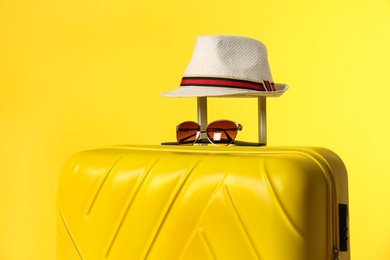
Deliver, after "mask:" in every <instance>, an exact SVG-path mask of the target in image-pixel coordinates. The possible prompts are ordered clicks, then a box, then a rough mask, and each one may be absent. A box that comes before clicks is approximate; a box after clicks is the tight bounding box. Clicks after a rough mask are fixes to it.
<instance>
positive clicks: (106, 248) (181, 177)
mask: <svg viewBox="0 0 390 260" xmlns="http://www.w3.org/2000/svg"><path fill="white" fill-rule="evenodd" d="M57 209H58V214H57V216H58V240H57V245H58V251H57V256H58V258H57V259H59V260H61V259H158V260H160V259H263V260H286V259H289V260H298V259H299V260H313V259H316V260H334V259H342V260H347V259H350V253H349V251H350V250H349V236H348V233H349V230H348V180H347V172H346V168H345V166H344V164H343V162H342V161H341V159H340V158H339V157H338V156H337V155H336V154H334V153H333V152H331V151H330V150H327V149H324V148H315V147H293V148H291V147H260V148H254V147H251V148H248V147H236V146H233V147H232V146H230V147H209V146H207V147H204V146H194V147H178V146H169V147H168V146H165V147H164V146H122V147H111V148H104V149H97V150H91V151H85V152H81V153H78V154H76V155H74V156H73V157H71V158H70V159H69V160H68V161H67V163H66V164H65V166H64V169H63V171H62V173H61V176H60V183H59V193H58V199H57Z"/></svg>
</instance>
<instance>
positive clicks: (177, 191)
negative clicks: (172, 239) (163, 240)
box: [145, 160, 200, 259]
mask: <svg viewBox="0 0 390 260" xmlns="http://www.w3.org/2000/svg"><path fill="white" fill-rule="evenodd" d="M199 162H200V160H199V161H196V162H195V163H194V165H193V166H189V167H188V168H189V170H188V173H187V174H183V175H182V178H181V180H180V181H179V182H178V183H177V185H176V187H175V188H174V189H173V191H172V196H171V198H172V199H171V200H170V201H168V202H167V206H166V208H167V210H166V212H165V213H164V214H163V217H162V219H161V221H160V222H159V223H158V224H157V225H158V229H157V232H156V234H155V235H154V236H153V241H152V243H151V246H150V247H148V251H147V253H146V255H145V259H147V258H148V255H149V252H150V250H151V249H152V248H153V244H154V243H155V241H156V238H157V237H158V235H159V233H160V230H161V227H162V226H163V225H164V223H165V220H166V219H167V217H168V215H169V213H170V211H171V209H172V208H173V207H174V204H175V201H176V199H177V197H178V195H179V194H180V193H181V192H182V191H183V190H184V187H185V185H186V183H187V181H188V179H189V178H190V177H191V175H192V173H193V171H194V169H196V166H197V165H198V164H199Z"/></svg>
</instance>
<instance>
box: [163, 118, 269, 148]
mask: <svg viewBox="0 0 390 260" xmlns="http://www.w3.org/2000/svg"><path fill="white" fill-rule="evenodd" d="M241 130H242V125H241V124H239V123H235V122H233V121H229V120H218V121H214V122H211V123H210V124H208V125H207V126H206V127H201V126H200V125H199V124H198V123H196V122H193V121H186V122H183V123H181V124H179V125H178V126H177V127H176V140H177V142H165V143H162V145H194V144H203V143H211V144H213V145H218V146H221V145H225V146H226V145H229V144H234V145H241V146H262V145H265V144H262V143H248V142H242V141H237V140H235V138H236V136H237V132H238V131H241ZM202 134H206V137H207V138H202V136H203V135H202Z"/></svg>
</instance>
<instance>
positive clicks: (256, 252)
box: [223, 185, 261, 259]
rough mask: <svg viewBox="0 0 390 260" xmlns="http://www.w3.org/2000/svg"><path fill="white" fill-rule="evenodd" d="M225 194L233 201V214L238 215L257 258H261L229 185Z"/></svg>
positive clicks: (225, 187)
mask: <svg viewBox="0 0 390 260" xmlns="http://www.w3.org/2000/svg"><path fill="white" fill-rule="evenodd" d="M223 190H224V192H225V194H226V195H227V198H228V201H229V202H230V203H231V207H230V208H232V209H233V214H234V215H235V216H236V217H237V219H238V223H239V226H240V227H241V228H242V231H243V233H245V236H246V240H247V241H248V242H249V245H250V249H251V250H253V252H254V253H255V254H256V257H257V259H261V257H260V253H259V252H258V251H257V250H256V246H255V245H254V242H253V238H252V237H251V235H250V233H249V231H248V228H247V227H246V226H245V224H244V219H243V216H241V214H240V211H239V210H238V208H237V205H236V203H235V201H234V198H233V195H232V193H231V192H230V189H229V186H228V185H224V188H223Z"/></svg>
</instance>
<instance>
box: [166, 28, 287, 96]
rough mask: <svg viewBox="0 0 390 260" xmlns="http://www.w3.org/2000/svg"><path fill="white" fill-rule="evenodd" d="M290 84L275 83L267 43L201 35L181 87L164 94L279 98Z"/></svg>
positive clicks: (239, 38) (242, 38)
mask: <svg viewBox="0 0 390 260" xmlns="http://www.w3.org/2000/svg"><path fill="white" fill-rule="evenodd" d="M287 89H288V86H287V85H286V84H281V83H274V81H273V79H272V75H271V70H270V67H269V63H268V55H267V48H266V46H265V45H264V44H263V43H261V42H260V41H258V40H255V39H252V38H248V37H242V36H227V35H210V36H199V37H198V38H197V39H196V44H195V50H194V53H193V56H192V59H191V61H190V63H189V64H188V66H187V68H186V70H185V72H184V76H183V78H182V81H181V84H180V87H179V88H177V89H175V90H172V91H169V92H164V93H161V95H162V96H164V97H207V96H210V97H218V96H219V97H258V96H266V97H278V96H281V95H282V94H283V93H284V92H285V91H286V90H287Z"/></svg>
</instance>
